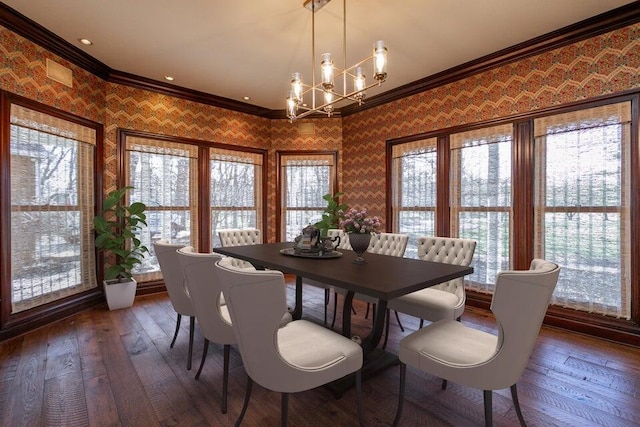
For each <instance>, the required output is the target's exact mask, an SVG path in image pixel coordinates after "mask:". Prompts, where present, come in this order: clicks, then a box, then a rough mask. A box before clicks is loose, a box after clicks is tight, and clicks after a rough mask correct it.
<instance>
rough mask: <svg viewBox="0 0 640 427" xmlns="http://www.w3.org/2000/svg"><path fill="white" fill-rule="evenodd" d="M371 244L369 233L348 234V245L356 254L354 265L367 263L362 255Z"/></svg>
mask: <svg viewBox="0 0 640 427" xmlns="http://www.w3.org/2000/svg"><path fill="white" fill-rule="evenodd" d="M369 242H371V233H349V244H350V245H351V249H353V251H354V252H355V253H356V259H354V260H353V263H354V264H365V263H366V262H367V261H366V260H365V259H364V258H363V257H362V255H363V254H364V253H365V252H366V251H367V248H368V247H369Z"/></svg>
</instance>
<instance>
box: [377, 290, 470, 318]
mask: <svg viewBox="0 0 640 427" xmlns="http://www.w3.org/2000/svg"><path fill="white" fill-rule="evenodd" d="M459 305H460V298H459V297H458V296H457V295H456V294H453V293H451V292H447V291H442V290H440V289H433V288H425V289H421V290H419V291H415V292H412V293H410V294H407V295H403V296H401V297H398V298H395V299H393V300H391V301H389V305H388V307H389V309H391V310H395V311H398V312H400V313H405V314H408V315H410V316H415V317H418V318H420V319H425V320H431V321H433V320H440V319H450V320H453V319H455V318H456V316H455V311H456V309H457V308H458V306H459Z"/></svg>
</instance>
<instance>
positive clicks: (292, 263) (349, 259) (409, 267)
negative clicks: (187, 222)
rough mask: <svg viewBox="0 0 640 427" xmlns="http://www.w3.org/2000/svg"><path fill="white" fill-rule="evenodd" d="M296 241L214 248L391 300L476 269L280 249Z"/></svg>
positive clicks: (349, 253) (348, 253)
mask: <svg viewBox="0 0 640 427" xmlns="http://www.w3.org/2000/svg"><path fill="white" fill-rule="evenodd" d="M291 247H293V243H292V242H284V243H265V244H260V245H246V246H232V247H224V248H213V251H214V252H218V253H221V254H224V255H228V256H231V257H234V258H239V259H243V260H246V261H249V262H251V263H252V264H253V265H255V266H262V267H265V268H270V269H274V270H280V271H282V272H283V273H291V274H295V275H297V276H300V277H305V278H308V279H313V280H317V281H320V282H323V283H328V284H331V285H335V286H339V287H341V288H344V289H347V290H350V291H354V292H358V293H362V294H366V295H370V296H372V297H374V298H378V299H381V300H386V301H389V300H391V299H393V298H397V297H399V296H402V295H405V294H408V293H411V292H414V291H417V290H420V289H423V288H426V287H429V286H433V285H437V284H438V283H442V282H446V281H449V280H452V279H455V278H458V277H462V276H465V275H467V274H471V273H473V268H472V267H463V266H459V265H451V264H443V263H438V262H431V261H422V260H416V259H410V258H401V257H394V256H388V255H379V254H374V253H369V252H367V253H365V254H364V259H365V260H367V263H366V264H354V263H353V260H354V259H355V257H356V254H355V253H354V252H353V251H349V250H340V251H339V252H342V253H343V255H342V256H341V257H339V258H327V259H318V258H301V257H294V256H290V255H284V254H282V253H280V250H281V249H285V248H291Z"/></svg>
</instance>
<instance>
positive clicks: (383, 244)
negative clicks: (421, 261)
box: [331, 230, 409, 332]
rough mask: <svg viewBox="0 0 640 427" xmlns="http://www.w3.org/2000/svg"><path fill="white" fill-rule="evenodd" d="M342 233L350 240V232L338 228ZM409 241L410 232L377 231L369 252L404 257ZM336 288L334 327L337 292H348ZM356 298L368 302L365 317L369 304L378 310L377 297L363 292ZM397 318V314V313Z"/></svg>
mask: <svg viewBox="0 0 640 427" xmlns="http://www.w3.org/2000/svg"><path fill="white" fill-rule="evenodd" d="M338 231H340V233H341V236H342V237H341V239H344V240H345V241H347V242H348V241H349V236H348V234H346V233H344V232H343V231H341V230H338ZM408 242H409V235H408V234H401V233H375V234H373V235H372V236H371V241H370V242H369V247H368V248H367V252H369V253H374V254H381V255H389V256H396V257H403V256H404V252H405V250H406V249H407V243H408ZM348 249H351V245H349V247H348ZM334 290H335V295H334V298H335V303H334V311H333V323H332V324H331V327H333V325H334V323H335V321H336V316H335V314H336V310H335V308H336V305H337V300H338V298H337V294H339V293H340V294H346V291H345V290H344V289H342V288H334ZM354 299H359V300H361V301H364V302H366V303H367V312H366V314H365V318H367V317H368V314H369V304H373V313H374V315H375V311H376V306H375V305H376V304H377V302H378V300H377V299H376V298H373V297H370V296H368V295H363V294H355V295H354ZM396 318H397V315H396ZM397 320H398V324H399V325H400V328H402V324H400V319H397ZM402 331H403V332H404V328H402Z"/></svg>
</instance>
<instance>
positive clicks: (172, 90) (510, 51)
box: [0, 0, 640, 119]
mask: <svg viewBox="0 0 640 427" xmlns="http://www.w3.org/2000/svg"><path fill="white" fill-rule="evenodd" d="M638 22H640V0H637V1H634V2H633V3H629V4H628V5H625V6H622V7H619V8H617V9H613V10H611V11H609V12H605V13H603V14H600V15H597V16H594V17H592V18H588V19H586V20H583V21H580V22H577V23H575V24H572V25H569V26H566V27H564V28H561V29H559V30H556V31H553V32H550V33H547V34H544V35H542V36H539V37H536V38H533V39H531V40H528V41H525V42H523V43H520V44H517V45H514V46H511V47H508V48H506V49H503V50H500V51H497V52H494V53H492V54H489V55H485V56H483V57H480V58H478V59H474V60H472V61H469V62H466V63H464V64H461V65H458V66H455V67H453V68H449V69H447V70H445V71H441V72H439V73H436V74H433V75H431V76H428V77H425V78H423V79H420V80H416V81H414V82H411V83H407V84H405V85H403V86H399V87H397V88H394V89H391V90H389V91H387V92H384V93H381V94H379V95H376V96H373V97H371V98H368V99H367V100H366V102H365V103H363V104H362V105H357V104H352V105H348V106H345V107H342V108H340V109H339V110H336V112H335V114H332V116H335V117H340V116H342V117H346V116H349V115H351V114H356V113H359V112H362V111H364V110H367V109H370V108H374V107H377V106H380V105H383V104H387V103H389V102H393V101H397V100H399V99H402V98H405V97H407V96H411V95H415V94H417V93H420V92H424V91H427V90H430V89H433V88H435V87H438V86H442V85H445V84H449V83H452V82H454V81H457V80H461V79H465V78H468V77H470V76H472V75H474V74H477V73H481V72H484V71H487V70H490V69H493V68H497V67H500V66H503V65H506V64H509V63H511V62H515V61H519V60H522V59H525V58H528V57H531V56H534V55H538V54H540V53H543V52H547V51H550V50H553V49H557V48H559V47H562V46H566V45H569V44H573V43H576V42H578V41H581V40H584V39H587V38H590V37H595V36H598V35H600V34H604V33H607V32H610V31H613V30H616V29H619V28H623V27H626V26H628V25H632V24H635V23H638ZM0 25H2V26H4V27H6V28H8V29H9V30H11V31H13V32H15V33H16V34H19V35H21V36H22V37H25V38H26V39H28V40H31V41H32V42H34V43H36V44H38V45H40V46H42V47H43V48H45V49H47V50H49V51H51V52H52V53H54V54H56V55H58V56H60V57H62V58H64V59H66V60H68V61H70V62H72V63H74V64H75V65H77V66H79V67H81V68H83V69H85V70H87V71H88V72H90V73H92V74H94V75H96V76H98V77H100V78H102V79H104V80H107V81H109V82H112V83H117V84H122V85H126V86H130V87H135V88H138V89H143V90H148V91H153V92H157V93H161V94H165V95H168V96H174V97H178V98H183V99H187V100H190V101H194V102H199V103H203V104H208V105H212V106H216V107H220V108H224V109H228V110H233V111H238V112H241V113H246V114H251V115H255V116H260V117H264V118H268V119H286V118H287V117H286V111H285V110H284V109H282V110H272V109H269V108H263V107H259V106H256V105H252V104H247V103H244V102H240V101H236V100H233V99H229V98H224V97H221V96H217V95H213V94H209V93H205V92H199V91H196V90H192V89H187V88H184V87H181V86H177V85H172V84H170V83H165V82H161V81H157V80H153V79H149V78H146V77H141V76H137V75H134V74H129V73H125V72H122V71H117V70H113V69H111V68H110V67H109V66H107V65H106V64H103V63H102V62H100V61H98V60H97V59H95V58H93V57H92V56H91V55H89V54H87V53H86V52H84V51H82V50H81V49H79V48H77V47H75V46H73V45H72V44H70V43H69V42H67V41H65V40H64V39H62V38H61V37H59V36H57V35H56V34H54V33H52V32H51V31H49V30H47V29H46V28H44V27H43V26H41V25H40V24H38V23H37V22H35V21H32V20H31V19H29V18H27V17H26V16H24V15H22V14H21V13H19V12H17V11H15V10H14V9H11V8H10V7H8V6H7V5H5V4H4V3H1V2H0ZM317 117H319V118H322V117H326V116H324V115H318V116H317Z"/></svg>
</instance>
